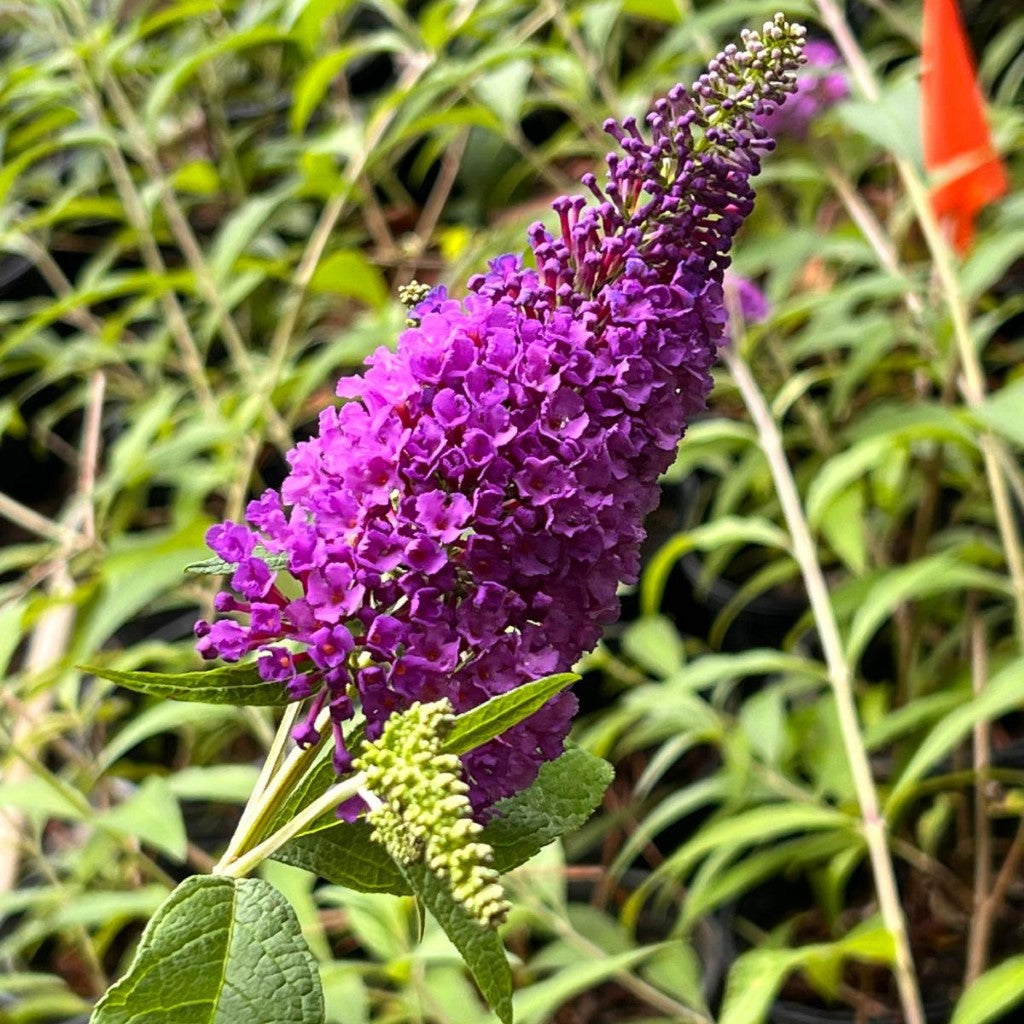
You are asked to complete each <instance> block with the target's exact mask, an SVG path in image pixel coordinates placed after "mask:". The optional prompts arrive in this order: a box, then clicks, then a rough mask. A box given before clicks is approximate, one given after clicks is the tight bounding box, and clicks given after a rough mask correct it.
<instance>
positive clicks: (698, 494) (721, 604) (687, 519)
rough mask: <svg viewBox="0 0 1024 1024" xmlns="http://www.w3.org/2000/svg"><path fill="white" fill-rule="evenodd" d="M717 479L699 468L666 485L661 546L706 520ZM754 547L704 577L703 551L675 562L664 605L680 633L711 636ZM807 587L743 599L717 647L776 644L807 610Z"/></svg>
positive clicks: (741, 648)
mask: <svg viewBox="0 0 1024 1024" xmlns="http://www.w3.org/2000/svg"><path fill="white" fill-rule="evenodd" d="M711 486H714V481H713V480H712V479H710V478H708V477H706V476H704V475H702V474H701V473H699V472H695V473H692V474H691V475H690V476H688V477H686V478H685V479H684V480H682V481H681V482H680V483H679V484H676V485H674V486H666V487H663V488H662V505H661V509H659V514H660V522H661V523H665V522H669V523H671V526H670V528H669V529H668V531H666V532H665V533H663V534H659V535H658V536H657V537H655V536H654V531H652V537H651V539H652V541H655V540H656V541H657V542H658V546H660V544H661V543H664V542H665V541H667V540H669V539H670V538H671V536H672V535H673V534H674V533H676V532H677V531H680V530H691V529H693V528H694V527H695V526H697V525H699V524H700V523H702V522H704V521H705V516H706V513H707V505H708V502H709V499H710V495H709V493H708V489H709V487H711ZM753 555H755V552H754V549H742V550H740V551H738V552H737V553H736V555H735V557H734V558H733V560H732V563H731V564H730V566H728V567H727V569H728V573H727V574H726V575H723V576H718V577H717V578H715V579H713V580H710V581H708V582H705V581H704V579H703V576H704V559H703V557H702V555H701V554H700V552H697V551H689V552H687V553H686V554H685V555H683V556H682V557H681V558H680V559H679V560H678V561H677V562H676V564H675V566H674V567H673V569H672V572H671V574H670V575H669V578H668V581H667V583H666V585H665V590H664V593H663V595H662V601H661V610H662V612H663V613H664V614H665V615H666V616H668V617H669V618H671V619H672V620H673V621H674V622H675V623H676V625H677V626H678V628H679V630H680V632H682V633H685V634H687V635H689V636H694V637H698V638H700V639H707V638H708V637H710V635H711V633H712V630H713V628H714V625H715V622H716V620H717V619H718V617H719V615H720V614H721V613H722V612H723V611H725V610H726V609H727V608H728V607H729V606H730V604H732V602H733V601H735V600H736V598H737V595H738V594H739V593H740V591H741V590H742V588H743V585H744V583H745V582H746V577H749V576H750V575H751V574H752V573H753V571H754V569H753V568H752V567H749V568H748V567H746V566H745V563H746V562H747V560H748V559H749V558H750V557H751V556H753ZM807 607H808V603H807V596H806V594H805V593H804V592H803V589H802V588H801V587H800V586H799V585H797V586H795V587H789V588H780V587H775V588H773V589H771V590H769V591H766V592H765V593H762V594H758V595H757V596H755V597H752V598H750V599H749V600H747V601H746V602H744V604H743V606H742V607H741V608H740V609H739V610H738V611H737V612H736V614H735V616H734V617H733V619H732V621H731V622H730V623H729V625H728V627H727V628H726V630H725V631H724V633H723V634H722V637H721V640H720V642H719V643H718V644H716V645H715V646H716V647H718V648H719V649H720V650H722V651H725V652H727V653H739V652H742V651H748V650H751V649H753V648H755V647H775V646H777V645H778V644H779V643H780V642H781V640H782V638H783V637H785V636H786V634H787V633H789V631H790V630H791V629H792V628H793V627H794V626H795V625H796V624H797V622H799V620H800V618H801V616H803V614H804V613H805V612H806V611H807Z"/></svg>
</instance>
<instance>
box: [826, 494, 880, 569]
mask: <svg viewBox="0 0 1024 1024" xmlns="http://www.w3.org/2000/svg"><path fill="white" fill-rule="evenodd" d="M819 525H820V526H821V532H822V533H823V534H824V535H825V539H826V540H827V541H828V542H829V544H830V545H831V546H832V550H833V551H834V552H835V553H836V554H837V555H838V556H839V557H840V559H842V561H843V564H844V565H846V567H847V568H848V569H849V570H850V571H851V572H853V573H854V574H856V575H860V574H861V573H862V572H864V570H865V568H866V567H867V562H868V555H867V539H866V530H865V528H864V527H865V524H864V491H863V489H862V488H861V487H859V486H857V485H856V484H855V485H854V486H852V487H849V488H847V490H846V491H844V492H843V493H842V494H840V495H839V496H838V497H837V498H836V499H835V500H834V501H832V502H830V503H829V505H828V506H827V508H826V509H825V511H824V512H823V513H822V515H821V520H820V524H819Z"/></svg>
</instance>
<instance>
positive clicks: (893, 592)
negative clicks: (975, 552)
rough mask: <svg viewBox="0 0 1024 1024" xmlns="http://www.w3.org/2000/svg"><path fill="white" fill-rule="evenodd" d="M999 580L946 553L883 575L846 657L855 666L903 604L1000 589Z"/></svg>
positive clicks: (864, 605) (860, 612)
mask: <svg viewBox="0 0 1024 1024" xmlns="http://www.w3.org/2000/svg"><path fill="white" fill-rule="evenodd" d="M1003 586H1004V584H1003V581H1001V580H1000V579H999V577H998V576H994V575H993V574H992V573H989V572H986V571H984V570H982V569H979V568H977V567H976V566H972V565H965V564H963V563H962V562H959V561H958V560H957V558H956V556H955V555H953V554H950V553H948V552H943V553H941V554H937V555H932V556H931V557H929V558H922V559H921V560H920V561H917V562H912V563H911V564H910V565H902V566H899V567H898V568H895V569H890V570H888V571H886V572H884V573H882V574H881V575H880V576H879V578H878V580H877V582H876V583H875V584H874V585H873V586H872V587H871V589H870V590H869V591H868V593H867V594H866V595H865V596H864V598H863V600H862V601H861V602H860V604H859V607H858V609H857V613H856V614H855V615H854V617H853V622H852V624H851V626H850V635H849V636H848V637H847V640H846V656H847V658H848V659H849V661H850V664H851V665H856V664H857V662H858V661H859V660H860V656H861V655H862V654H863V653H864V648H865V647H866V646H867V644H868V641H870V639H871V638H872V637H873V636H874V635H875V632H876V630H877V629H878V628H879V626H881V625H882V623H883V622H884V621H885V620H886V619H888V618H889V616H890V615H892V613H893V612H894V611H895V610H896V608H897V607H898V606H899V605H901V604H903V603H904V602H905V601H917V600H921V599H923V598H925V597H930V596H932V595H935V594H942V593H948V592H951V591H954V590H966V589H968V588H977V589H979V590H993V589H995V590H1000V589H1003Z"/></svg>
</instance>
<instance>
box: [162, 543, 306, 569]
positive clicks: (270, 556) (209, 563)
mask: <svg viewBox="0 0 1024 1024" xmlns="http://www.w3.org/2000/svg"><path fill="white" fill-rule="evenodd" d="M252 553H253V555H254V556H255V557H256V558H262V559H263V561H264V562H266V563H267V568H269V569H283V568H284V567H285V566H286V565H287V564H288V555H287V554H286V553H285V552H284V551H268V550H267V549H266V548H261V547H258V546H257V547H256V548H254V549H253V552H252ZM237 568H238V563H237V562H225V561H224V559H223V558H217V557H216V556H214V557H213V558H205V559H203V561H201V562H192V563H191V564H190V565H186V566H185V568H184V569H182V572H184V573H187V574H188V575H189V576H224V575H226V574H227V573H232V572H234V571H235V570H236V569H237Z"/></svg>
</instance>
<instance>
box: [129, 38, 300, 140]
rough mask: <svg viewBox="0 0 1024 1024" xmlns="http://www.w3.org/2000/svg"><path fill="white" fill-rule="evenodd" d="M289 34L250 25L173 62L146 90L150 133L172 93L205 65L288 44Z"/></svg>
mask: <svg viewBox="0 0 1024 1024" xmlns="http://www.w3.org/2000/svg"><path fill="white" fill-rule="evenodd" d="M291 42H293V40H292V39H291V37H290V35H289V33H287V32H283V31H282V30H281V29H278V28H274V27H272V26H270V25H253V26H252V27H251V28H248V29H246V30H245V31H240V32H239V31H233V32H228V33H226V34H225V35H224V36H223V37H222V38H220V39H218V40H217V41H216V42H214V43H210V44H209V45H208V46H204V47H203V48H202V49H201V50H199V51H198V52H195V53H191V52H190V53H187V54H185V55H184V56H182V57H180V58H179V59H178V60H176V61H174V62H173V63H172V64H171V66H170V67H169V68H167V70H166V71H165V72H164V73H163V74H162V75H161V76H160V77H159V78H158V79H157V80H156V82H154V83H153V88H152V89H150V90H149V95H148V96H147V98H146V106H145V109H144V118H145V121H146V123H147V125H149V127H150V129H151V130H152V129H155V128H156V125H157V121H158V119H159V117H160V115H161V113H162V112H163V109H164V107H165V106H166V105H167V104H168V102H169V101H170V99H171V97H172V96H174V94H175V93H177V92H180V91H181V89H182V87H183V86H184V85H185V83H186V82H188V81H189V80H190V79H191V78H192V77H193V76H194V75H196V74H197V73H198V71H199V69H200V68H201V67H202V66H203V65H204V64H206V63H207V62H208V61H212V60H214V59H215V58H216V57H219V56H221V55H222V54H225V53H237V52H238V51H239V50H247V49H251V48H253V47H258V46H267V45H270V44H282V43H291Z"/></svg>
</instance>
